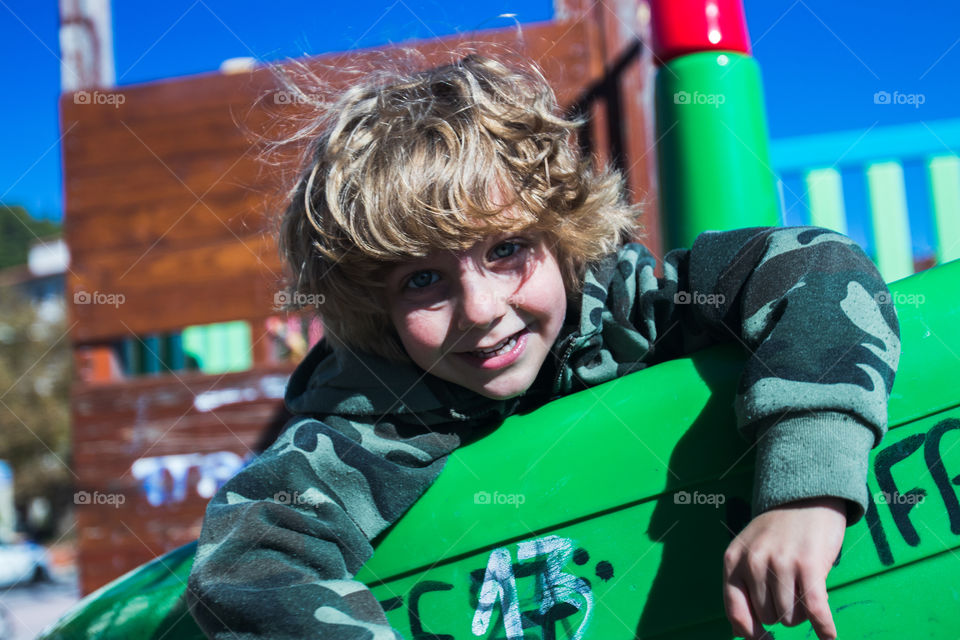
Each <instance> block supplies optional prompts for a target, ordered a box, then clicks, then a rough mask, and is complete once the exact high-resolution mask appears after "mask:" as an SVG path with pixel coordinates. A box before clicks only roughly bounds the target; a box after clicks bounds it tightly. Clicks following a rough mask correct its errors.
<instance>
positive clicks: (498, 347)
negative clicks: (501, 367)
mask: <svg viewBox="0 0 960 640" xmlns="http://www.w3.org/2000/svg"><path fill="white" fill-rule="evenodd" d="M522 331H523V330H521V331H518V332H516V333H515V334H513V335H512V336H507V337H506V338H504V339H503V340H501V341H500V342H498V343H497V344H495V345H493V346H492V347H489V348H487V349H477V350H475V351H469V352H468V353H469V354H470V355H472V356H476V357H478V358H493V357H494V356H499V355H502V354H504V353H507V352H508V351H510V350H511V349H513V348H514V347H515V346H516V345H517V338H518V337H520V334H521V333H522Z"/></svg>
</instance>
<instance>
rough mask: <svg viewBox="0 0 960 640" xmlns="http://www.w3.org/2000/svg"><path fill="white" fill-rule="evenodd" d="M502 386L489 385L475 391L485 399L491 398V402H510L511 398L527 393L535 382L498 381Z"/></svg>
mask: <svg viewBox="0 0 960 640" xmlns="http://www.w3.org/2000/svg"><path fill="white" fill-rule="evenodd" d="M496 382H499V383H500V384H497V383H493V384H488V385H485V386H483V387H479V388H475V389H473V391H475V392H476V393H479V394H480V395H482V396H484V397H485V398H490V399H491V400H509V399H510V398H516V397H517V396H521V395H523V394H524V393H526V391H527V389H529V388H530V385H531V384H533V381H532V380H530V381H526V380H522V381H509V382H507V381H499V380H498V381H496Z"/></svg>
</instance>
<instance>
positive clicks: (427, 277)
mask: <svg viewBox="0 0 960 640" xmlns="http://www.w3.org/2000/svg"><path fill="white" fill-rule="evenodd" d="M439 279H440V276H438V275H437V272H436V271H417V272H416V273H414V274H413V275H412V276H410V278H409V279H408V280H407V285H406V287H407V288H408V289H422V288H424V287H429V286H430V285H431V284H433V283H434V282H436V281H437V280H439Z"/></svg>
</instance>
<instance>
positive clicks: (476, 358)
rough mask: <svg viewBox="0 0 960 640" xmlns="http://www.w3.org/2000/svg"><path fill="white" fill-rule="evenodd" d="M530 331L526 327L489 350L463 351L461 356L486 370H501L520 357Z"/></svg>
mask: <svg viewBox="0 0 960 640" xmlns="http://www.w3.org/2000/svg"><path fill="white" fill-rule="evenodd" d="M529 333H530V330H529V329H528V328H527V327H524V328H523V329H521V330H520V331H518V332H517V333H514V334H513V335H510V336H507V337H506V338H504V339H503V340H501V341H500V342H498V343H497V344H495V345H491V346H490V347H489V348H487V349H477V350H474V351H462V352H460V355H462V356H464V357H465V358H466V359H467V360H468V361H469V362H470V363H471V364H474V365H476V366H479V367H481V368H484V369H500V368H502V367H505V366H507V365H508V364H511V363H512V362H513V361H514V360H516V359H517V358H518V357H520V354H521V353H523V349H524V347H525V346H526V342H527V335H528V334H529Z"/></svg>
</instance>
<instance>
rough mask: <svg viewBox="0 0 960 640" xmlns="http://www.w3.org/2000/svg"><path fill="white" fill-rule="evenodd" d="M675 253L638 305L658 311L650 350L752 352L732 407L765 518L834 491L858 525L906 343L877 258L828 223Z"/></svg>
mask: <svg viewBox="0 0 960 640" xmlns="http://www.w3.org/2000/svg"><path fill="white" fill-rule="evenodd" d="M664 263H665V264H664V278H663V279H662V280H661V282H660V283H658V289H659V292H658V299H651V300H649V301H644V296H645V295H646V294H645V293H642V292H641V293H640V294H639V295H638V297H639V298H640V304H638V305H636V307H635V309H634V312H635V313H636V314H637V316H636V317H635V325H636V326H637V328H638V329H641V330H642V329H643V323H644V322H648V323H649V324H647V326H648V327H651V329H650V331H651V332H652V333H654V334H655V335H654V336H653V339H652V340H651V342H652V347H651V354H650V358H649V361H652V362H656V361H660V360H665V359H669V358H674V357H677V356H678V355H681V354H684V353H689V352H691V351H693V350H695V349H698V348H702V347H704V346H707V345H709V344H714V343H718V342H735V343H737V344H740V345H741V346H742V347H743V348H744V350H745V351H746V352H747V354H748V358H747V361H746V363H745V365H744V370H743V373H742V375H741V378H740V381H739V385H738V388H737V393H736V397H735V401H734V408H735V411H736V416H737V426H738V429H739V431H740V433H741V434H742V435H743V437H744V438H745V439H746V440H747V441H748V442H750V443H751V445H753V446H754V447H755V449H756V474H755V480H754V496H753V508H754V516H756V515H759V514H761V513H764V512H766V511H769V510H770V509H772V508H774V507H778V506H782V505H786V504H790V503H792V502H795V501H798V500H804V499H810V498H820V497H836V498H842V499H844V500H845V501H846V510H847V522H848V524H853V523H855V522H857V521H858V520H859V519H860V518H861V517H862V516H863V514H864V512H865V510H866V506H867V489H866V478H867V465H868V456H869V452H870V449H871V448H872V447H874V446H876V445H877V444H879V442H880V440H881V438H882V437H883V435H884V434H885V432H886V429H887V398H888V395H889V393H890V389H891V387H892V386H893V378H894V373H895V371H896V367H897V363H898V361H899V354H900V341H899V324H898V322H897V317H896V313H895V310H894V307H893V304H891V303H890V295H889V290H888V289H887V286H886V284H885V283H884V282H883V279H882V278H881V276H880V274H879V273H878V272H877V269H876V267H875V266H874V265H873V263H872V262H871V261H870V259H869V258H868V257H867V256H866V254H864V252H863V250H862V249H860V247H859V246H858V245H857V244H856V243H855V242H853V241H852V240H850V239H849V238H847V237H846V236H843V235H841V234H838V233H835V232H832V231H828V230H826V229H820V228H817V227H783V228H753V229H738V230H734V231H724V232H707V233H703V234H701V235H700V236H699V237H698V238H697V240H696V241H695V242H694V245H693V247H692V248H691V249H690V250H686V249H679V250H674V251H671V252H670V253H668V254H667V256H666V258H665V260H664ZM640 278H641V280H642V275H641V276H640ZM674 283H675V284H674ZM640 288H641V290H642V285H641V287H640ZM674 292H675V293H674ZM645 316H648V317H645ZM653 327H655V328H653Z"/></svg>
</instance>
